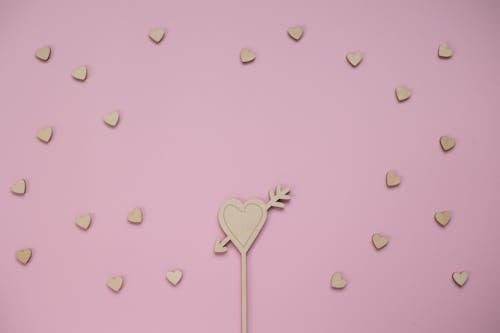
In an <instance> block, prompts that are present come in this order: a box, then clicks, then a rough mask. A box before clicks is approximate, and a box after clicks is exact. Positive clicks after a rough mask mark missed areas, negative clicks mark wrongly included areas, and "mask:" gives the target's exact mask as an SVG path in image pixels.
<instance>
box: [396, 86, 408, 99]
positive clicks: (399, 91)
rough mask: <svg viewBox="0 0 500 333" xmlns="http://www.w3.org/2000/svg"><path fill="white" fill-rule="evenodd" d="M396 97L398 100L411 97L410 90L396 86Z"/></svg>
mask: <svg viewBox="0 0 500 333" xmlns="http://www.w3.org/2000/svg"><path fill="white" fill-rule="evenodd" d="M395 91H396V98H397V99H398V102H404V101H406V100H407V99H408V98H410V97H411V91H409V90H408V89H406V88H405V87H402V86H398V87H396V90H395Z"/></svg>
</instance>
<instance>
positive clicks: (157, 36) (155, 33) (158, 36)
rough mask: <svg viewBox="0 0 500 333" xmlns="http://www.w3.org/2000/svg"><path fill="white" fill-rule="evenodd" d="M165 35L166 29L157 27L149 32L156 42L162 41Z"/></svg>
mask: <svg viewBox="0 0 500 333" xmlns="http://www.w3.org/2000/svg"><path fill="white" fill-rule="evenodd" d="M163 37H165V29H163V28H156V29H153V30H151V31H150V32H149V38H151V40H152V41H154V42H155V43H156V44H158V43H159V42H161V41H162V39H163Z"/></svg>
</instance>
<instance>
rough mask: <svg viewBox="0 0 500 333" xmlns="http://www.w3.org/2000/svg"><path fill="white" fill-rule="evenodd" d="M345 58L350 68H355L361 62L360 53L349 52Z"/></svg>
mask: <svg viewBox="0 0 500 333" xmlns="http://www.w3.org/2000/svg"><path fill="white" fill-rule="evenodd" d="M345 57H346V59H347V61H348V62H349V63H350V64H351V66H352V67H356V66H357V65H359V64H360V63H361V61H362V60H363V54H362V53H361V52H349V53H347V54H346V56H345Z"/></svg>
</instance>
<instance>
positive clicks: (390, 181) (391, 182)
mask: <svg viewBox="0 0 500 333" xmlns="http://www.w3.org/2000/svg"><path fill="white" fill-rule="evenodd" d="M385 183H386V185H387V187H396V186H398V185H399V184H401V178H400V177H399V176H398V175H397V173H396V172H394V171H392V170H390V171H388V172H387V173H386V174H385Z"/></svg>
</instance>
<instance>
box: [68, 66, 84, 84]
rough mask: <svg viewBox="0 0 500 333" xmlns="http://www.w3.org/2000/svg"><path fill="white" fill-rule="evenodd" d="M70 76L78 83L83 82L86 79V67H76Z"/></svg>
mask: <svg viewBox="0 0 500 333" xmlns="http://www.w3.org/2000/svg"><path fill="white" fill-rule="evenodd" d="M71 76H72V77H73V78H74V79H76V80H78V81H85V80H86V79H87V67H86V66H80V67H78V68H77V69H75V70H74V71H73V72H71Z"/></svg>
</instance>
